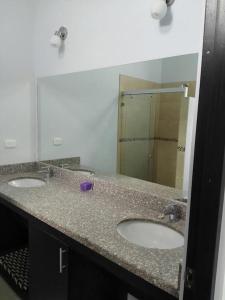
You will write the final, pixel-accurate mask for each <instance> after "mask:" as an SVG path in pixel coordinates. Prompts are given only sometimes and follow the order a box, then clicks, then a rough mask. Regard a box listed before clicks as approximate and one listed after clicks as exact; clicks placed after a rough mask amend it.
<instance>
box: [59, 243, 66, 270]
mask: <svg viewBox="0 0 225 300" xmlns="http://www.w3.org/2000/svg"><path fill="white" fill-rule="evenodd" d="M64 253H66V250H64V249H63V248H59V273H60V274H62V273H63V269H65V268H66V265H63V254H64Z"/></svg>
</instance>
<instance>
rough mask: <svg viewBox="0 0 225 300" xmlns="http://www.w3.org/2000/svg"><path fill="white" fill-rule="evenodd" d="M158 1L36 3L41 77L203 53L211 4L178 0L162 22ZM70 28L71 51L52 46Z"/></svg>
mask: <svg viewBox="0 0 225 300" xmlns="http://www.w3.org/2000/svg"><path fill="white" fill-rule="evenodd" d="M152 1H153V0H141V1H140V0H123V1H121V0H114V1H105V0H86V1H82V0H54V1H52V0H36V1H35V2H36V21H35V50H36V51H35V62H36V64H35V67H36V72H37V75H38V76H48V75H53V74H62V73H68V72H75V71H78V70H89V69H96V68H100V67H105V66H112V65H120V64H125V63H131V62H137V61H144V60H149V59H156V58H161V57H165V56H174V55H182V54H187V53H195V52H199V51H200V49H201V36H202V26H201V25H202V22H203V14H204V4H205V0H199V1H196V0H189V1H186V0H179V1H178V0H177V1H175V3H174V5H173V6H172V7H171V9H170V10H169V13H168V15H167V17H166V18H165V19H164V20H163V21H162V22H161V23H159V22H158V21H156V20H153V19H152V18H151V17H150V7H151V3H152ZM60 25H65V26H67V27H68V30H69V36H68V40H67V41H66V44H65V51H64V52H63V53H58V51H57V50H56V49H54V48H52V47H50V45H49V39H50V37H51V35H52V34H53V33H54V31H55V30H57V29H58V28H59V26H60Z"/></svg>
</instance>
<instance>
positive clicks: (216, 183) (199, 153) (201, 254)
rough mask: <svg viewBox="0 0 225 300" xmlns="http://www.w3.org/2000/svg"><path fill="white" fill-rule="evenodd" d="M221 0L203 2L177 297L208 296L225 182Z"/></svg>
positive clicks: (204, 299)
mask: <svg viewBox="0 0 225 300" xmlns="http://www.w3.org/2000/svg"><path fill="white" fill-rule="evenodd" d="M224 28H225V0H207V1H206V20H205V31H204V46H203V56H202V58H203V60H202V70H201V85H200V97H199V109H198V120H197V132H196V143H195V155H194V169H193V178H192V194H191V205H190V218H189V231H188V247H187V256H186V267H185V285H184V294H183V297H181V299H183V300H212V299H213V298H214V290H215V281H216V271H217V260H218V248H219V241H220V227H221V220H222V210H223V202H224V186H225V160H224V154H225V84H224V82H225V30H224Z"/></svg>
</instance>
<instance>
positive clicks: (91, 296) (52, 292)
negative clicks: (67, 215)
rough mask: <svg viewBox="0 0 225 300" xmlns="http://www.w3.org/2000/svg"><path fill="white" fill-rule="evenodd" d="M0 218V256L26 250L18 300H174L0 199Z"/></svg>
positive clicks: (3, 198)
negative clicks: (26, 272) (24, 285)
mask: <svg viewBox="0 0 225 300" xmlns="http://www.w3.org/2000/svg"><path fill="white" fill-rule="evenodd" d="M0 215H1V218H0V222H1V224H0V231H1V236H2V239H1V240H2V243H1V244H0V254H1V253H3V252H4V253H5V252H6V251H9V250H11V249H13V248H14V249H15V248H16V247H18V246H20V245H24V244H25V242H27V243H26V244H28V245H29V252H30V276H29V292H28V294H29V296H28V294H27V293H25V294H24V293H23V295H22V296H23V297H22V298H23V299H26V298H27V299H30V300H74V299H79V300H106V299H107V300H127V294H128V293H130V294H133V295H134V296H135V297H137V298H138V299H140V300H175V299H176V298H175V297H173V296H171V295H169V294H168V293H166V292H164V291H163V290H161V289H159V288H157V287H155V286H153V285H151V284H150V283H148V282H146V281H145V280H143V279H141V278H140V277H138V276H136V275H134V274H133V273H130V272H129V271H127V270H125V269H124V268H122V267H120V266H119V265H117V264H115V263H113V262H112V261H109V260H108V259H106V258H104V257H103V256H101V255H99V254H98V253H96V252H94V251H93V250H90V249H89V248H87V247H85V246H83V245H82V244H80V243H78V242H77V241H75V240H73V239H71V238H69V237H67V236H65V235H64V234H62V233H60V232H59V231H57V230H56V229H54V228H52V227H50V226H48V225H47V224H45V223H44V222H41V221H40V220H38V219H36V218H34V217H32V216H31V215H30V214H28V213H26V212H24V211H23V210H21V209H19V208H17V207H15V206H14V205H12V204H11V203H10V202H9V201H8V200H7V198H6V197H5V196H4V197H3V196H2V197H0ZM4 221H6V222H7V225H8V226H5V224H4ZM8 282H9V280H8ZM9 283H10V282H9ZM10 285H11V286H12V287H13V288H14V289H15V284H13V283H12V282H11V283H10ZM16 291H17V292H18V289H17V287H16Z"/></svg>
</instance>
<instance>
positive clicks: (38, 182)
mask: <svg viewBox="0 0 225 300" xmlns="http://www.w3.org/2000/svg"><path fill="white" fill-rule="evenodd" d="M8 184H9V185H11V186H14V187H18V188H32V187H41V186H43V185H45V184H46V183H45V181H44V180H42V179H38V178H17V179H13V180H11V181H9V182H8Z"/></svg>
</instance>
